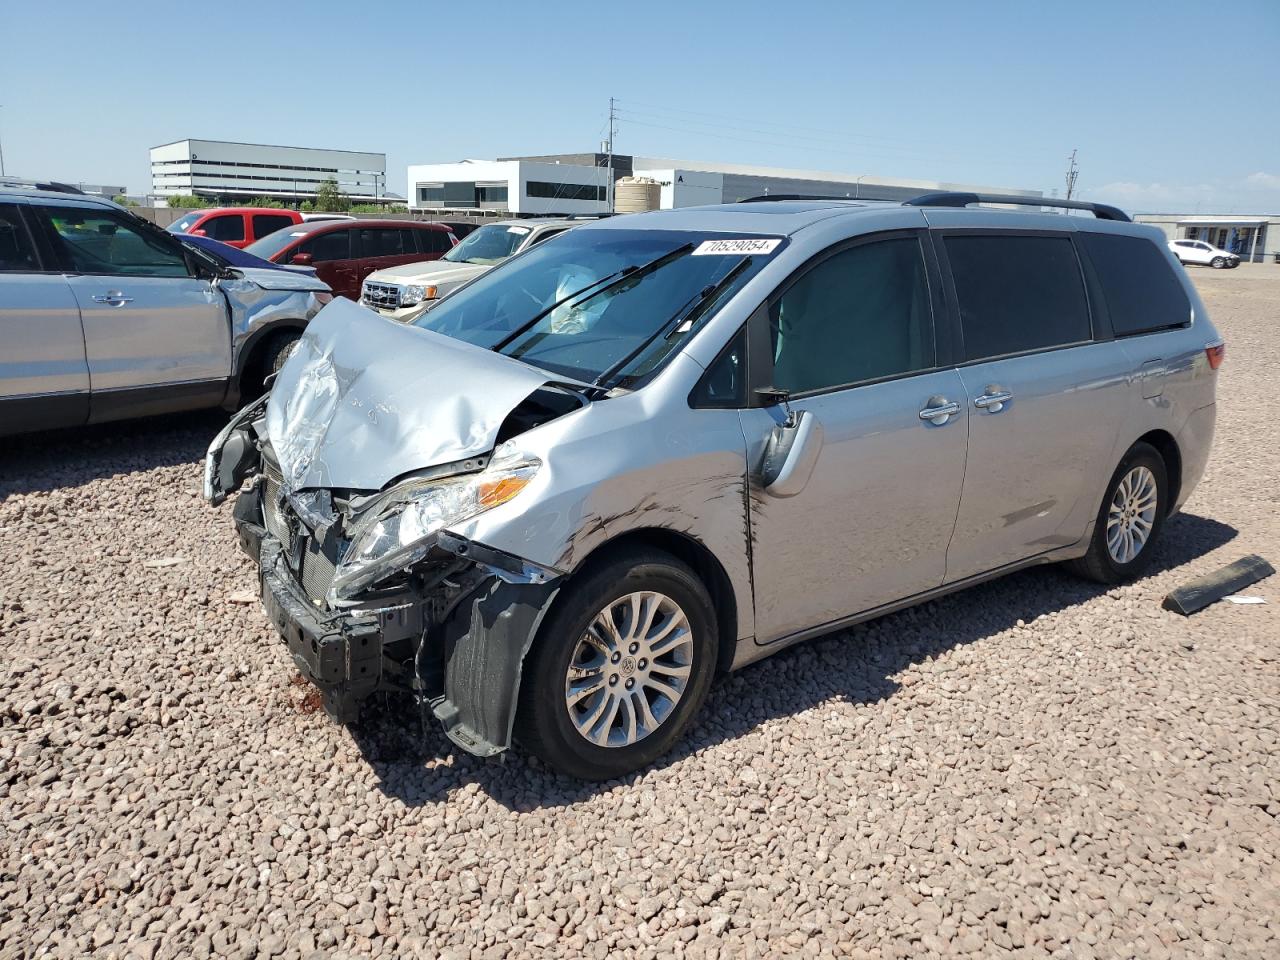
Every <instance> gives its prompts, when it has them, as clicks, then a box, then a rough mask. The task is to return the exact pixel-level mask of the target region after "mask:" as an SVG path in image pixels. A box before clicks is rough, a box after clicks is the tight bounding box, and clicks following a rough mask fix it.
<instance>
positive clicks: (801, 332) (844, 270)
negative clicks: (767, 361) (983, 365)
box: [769, 237, 934, 393]
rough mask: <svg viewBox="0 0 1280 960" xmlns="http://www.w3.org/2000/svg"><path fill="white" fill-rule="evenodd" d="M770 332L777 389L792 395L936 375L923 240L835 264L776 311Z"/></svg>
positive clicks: (792, 290)
mask: <svg viewBox="0 0 1280 960" xmlns="http://www.w3.org/2000/svg"><path fill="white" fill-rule="evenodd" d="M769 326H770V333H771V335H772V339H773V357H774V360H773V382H774V385H775V386H778V387H781V388H782V389H784V390H789V391H790V392H792V393H805V392H807V391H812V390H824V389H828V388H831V387H838V386H841V385H844V384H852V383H860V382H862V381H865V380H878V379H882V378H885V377H893V376H899V375H901V374H905V373H912V372H914V371H919V370H927V369H929V368H930V367H932V366H933V364H934V346H933V314H932V310H931V308H930V305H929V285H928V280H927V277H926V275H925V265H924V258H923V257H922V256H921V253H920V242H919V240H917V239H916V238H915V237H905V238H902V239H898V240H880V241H876V242H873V243H865V244H861V245H859V246H856V247H851V248H849V249H848V250H844V251H842V252H841V253H837V254H835V255H834V256H832V257H828V258H827V259H826V260H823V261H822V262H821V263H819V264H818V265H817V266H815V267H813V268H812V269H811V270H809V271H808V272H807V273H805V274H804V275H803V276H801V277H800V279H799V280H797V281H796V282H795V283H793V284H792V285H791V286H790V287H788V288H787V289H786V291H785V292H784V293H783V294H782V296H781V297H779V298H778V299H777V300H776V301H775V302H774V303H773V304H772V306H771V308H770V311H769Z"/></svg>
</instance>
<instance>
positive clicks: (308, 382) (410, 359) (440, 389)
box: [267, 298, 548, 493]
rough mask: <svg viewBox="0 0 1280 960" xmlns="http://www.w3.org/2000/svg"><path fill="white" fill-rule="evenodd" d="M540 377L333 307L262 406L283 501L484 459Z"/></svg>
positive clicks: (493, 356)
mask: <svg viewBox="0 0 1280 960" xmlns="http://www.w3.org/2000/svg"><path fill="white" fill-rule="evenodd" d="M547 380H548V376H547V374H546V372H545V371H542V370H538V369H536V368H534V367H531V366H529V365H528V364H524V363H521V362H520V361H518V360H513V359H511V358H510V357H504V356H502V355H501V354H497V353H493V352H492V351H489V350H485V349H482V348H481V347H476V346H472V345H471V344H469V343H463V342H462V341H460V340H454V339H453V338H451V337H446V336H443V335H442V334H438V333H433V332H431V331H429V330H421V329H419V328H417V327H411V326H405V325H403V324H400V323H396V322H395V321H394V320H387V319H384V318H382V317H380V316H378V315H377V314H375V313H373V312H372V311H370V310H366V309H365V308H364V307H360V306H357V305H356V304H354V303H351V302H350V301H349V300H345V299H342V298H339V299H336V300H334V301H333V302H332V303H330V304H329V305H328V306H326V307H325V308H324V309H323V310H321V311H320V312H319V313H317V314H316V316H315V318H314V319H313V320H312V321H311V323H310V324H309V325H308V326H307V329H306V332H305V333H304V334H303V335H302V339H301V340H299V341H298V347H297V349H296V350H295V351H294V353H293V355H292V356H291V357H290V358H289V360H288V362H287V363H285V365H284V368H283V369H282V370H281V371H280V374H279V376H278V377H277V378H276V381H275V384H274V386H273V387H272V389H271V398H270V400H269V401H268V403H267V435H268V437H269V438H270V440H271V446H272V449H273V450H274V451H275V455H276V458H277V459H278V460H279V462H280V468H281V471H282V472H283V474H284V486H285V489H286V490H287V491H289V492H291V493H292V492H295V491H297V490H302V489H306V488H310V487H323V488H352V489H358V490H379V489H381V488H382V487H384V486H385V485H386V484H387V483H388V482H389V481H390V480H392V479H394V478H396V477H398V476H400V475H401V474H404V473H408V472H409V471H411V470H420V469H423V468H426V467H434V466H438V465H440V464H444V463H452V462H454V461H456V460H464V459H466V458H468V457H473V456H477V455H480V454H484V453H488V452H489V451H491V450H492V449H493V446H494V439H495V438H496V436H497V433H498V428H499V427H500V426H501V425H502V421H503V420H505V419H506V417H507V414H509V413H510V412H511V411H512V410H513V409H514V408H515V407H516V405H517V404H519V403H520V401H521V400H523V399H524V398H525V397H527V396H528V395H529V394H530V393H532V392H533V391H534V390H536V389H537V388H538V387H540V386H542V385H543V384H544V383H546V382H547Z"/></svg>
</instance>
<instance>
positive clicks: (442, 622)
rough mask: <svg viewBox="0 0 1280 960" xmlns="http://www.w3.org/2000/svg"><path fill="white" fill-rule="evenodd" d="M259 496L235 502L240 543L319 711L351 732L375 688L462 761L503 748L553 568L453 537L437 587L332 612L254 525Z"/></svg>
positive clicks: (554, 581) (258, 523)
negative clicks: (432, 727)
mask: <svg viewBox="0 0 1280 960" xmlns="http://www.w3.org/2000/svg"><path fill="white" fill-rule="evenodd" d="M256 493H257V491H256V490H253V491H249V492H248V493H246V494H243V495H241V497H240V499H239V500H238V501H237V502H236V509H235V517H236V527H237V531H238V534H239V537H240V543H241V546H242V547H243V548H244V550H245V552H246V553H248V554H249V555H250V556H251V557H253V558H254V559H256V560H257V561H258V563H259V577H260V586H261V591H260V593H261V599H262V605H263V608H264V609H265V610H266V613H267V617H268V618H269V619H270V620H271V622H272V624H273V625H274V626H275V628H276V630H277V632H278V633H279V634H280V637H281V639H282V640H283V641H284V643H285V646H286V647H287V648H288V650H289V654H290V656H291V658H292V659H293V662H294V664H295V665H296V666H297V668H298V670H299V672H300V673H301V674H302V675H303V676H304V677H306V678H307V679H308V680H310V681H311V683H312V684H314V685H315V687H316V688H317V689H318V690H319V692H320V694H321V698H322V703H323V705H324V708H325V712H326V713H327V714H328V715H329V716H330V717H332V718H333V719H334V720H336V721H338V722H339V723H352V722H354V721H355V720H356V719H357V718H358V716H359V713H360V706H361V704H362V703H363V702H364V701H366V700H367V699H368V698H369V697H370V696H371V695H372V694H374V693H375V692H377V691H380V690H383V691H398V692H403V693H408V694H412V695H413V696H415V697H416V698H417V701H418V703H419V704H420V705H421V707H422V712H423V716H424V718H426V717H427V716H428V715H429V716H430V717H431V718H434V719H436V720H438V721H439V722H440V723H441V725H442V726H443V728H444V731H445V734H446V735H447V736H448V737H449V739H450V740H452V741H453V742H454V743H456V744H457V745H458V746H460V747H462V748H463V749H464V750H467V751H468V752H470V753H473V754H476V755H477V756H491V755H493V754H496V753H500V752H502V751H503V750H505V749H507V747H509V746H510V745H511V737H512V727H513V725H514V722H515V713H516V703H517V699H518V695H519V689H520V676H521V670H522V667H523V665H524V658H525V655H526V654H527V653H528V651H529V648H530V646H531V645H532V643H533V639H534V637H535V636H536V635H537V631H538V628H539V626H540V624H541V622H542V618H543V616H544V615H545V614H546V611H547V610H548V609H549V607H550V606H551V603H552V601H553V600H554V598H555V596H556V594H557V593H558V591H559V587H560V581H561V578H560V577H559V575H558V574H557V573H556V572H555V571H551V570H547V569H546V568H541V567H533V566H531V565H530V564H528V563H526V562H525V561H522V560H520V559H519V558H516V557H511V556H509V555H507V554H503V553H500V552H498V551H494V550H492V549H490V548H487V547H485V546H483V545H481V544H477V543H474V542H472V541H467V540H463V539H461V538H457V537H452V536H445V537H442V538H441V539H442V542H441V546H440V551H441V554H442V555H443V556H444V557H446V558H449V559H450V560H451V561H452V566H450V567H449V570H450V573H449V575H448V576H447V577H443V578H438V580H437V581H436V583H437V586H436V587H435V588H434V589H430V590H424V589H421V588H417V587H414V586H406V587H404V588H401V589H399V590H398V591H396V592H395V593H393V594H388V593H386V592H381V593H380V594H379V595H378V597H377V598H376V599H374V598H371V599H370V600H369V601H368V602H367V603H366V604H365V605H363V606H358V607H354V608H346V609H343V610H340V611H336V612H331V611H327V610H325V609H322V608H320V607H318V606H317V605H316V603H315V602H314V601H313V600H311V599H310V598H309V597H307V595H306V593H305V591H304V590H303V589H302V587H301V585H300V584H299V583H298V581H297V579H296V577H295V576H294V574H293V572H292V571H291V570H290V569H289V567H288V564H287V562H286V560H285V557H284V548H283V547H282V545H281V544H280V542H279V541H278V540H277V539H276V538H275V537H273V536H272V535H271V533H270V532H269V531H268V530H266V528H265V526H264V524H263V522H262V513H261V505H260V498H259V497H257V496H256V495H255V494H256Z"/></svg>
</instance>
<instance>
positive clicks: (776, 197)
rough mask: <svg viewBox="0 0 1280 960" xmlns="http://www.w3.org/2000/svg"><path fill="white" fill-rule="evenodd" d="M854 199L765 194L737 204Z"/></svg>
mask: <svg viewBox="0 0 1280 960" xmlns="http://www.w3.org/2000/svg"><path fill="white" fill-rule="evenodd" d="M856 199H857V198H856V197H832V196H829V195H828V196H824V195H822V194H819V193H765V194H761V195H760V196H758V197H743V198H742V199H741V200H739V201H738V202H739V203H769V202H772V201H777V200H856Z"/></svg>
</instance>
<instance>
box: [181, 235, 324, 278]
mask: <svg viewBox="0 0 1280 960" xmlns="http://www.w3.org/2000/svg"><path fill="white" fill-rule="evenodd" d="M178 237H179V239H181V240H182V242H183V243H185V244H186V245H187V246H188V247H195V248H196V249H198V250H200V251H201V252H202V253H205V254H208V255H209V256H211V257H213V258H214V259H215V260H217V261H218V262H219V263H221V264H222V265H223V266H224V267H255V268H257V269H259V270H284V271H286V272H290V271H292V272H295V273H305V274H306V275H307V276H309V277H314V276H315V275H316V268H315V267H295V266H293V265H292V264H287V265H286V264H279V263H272V262H271V261H270V260H263V259H262V258H261V257H255V256H254V255H253V254H252V253H250V252H249V251H248V250H241V249H239V248H238V247H233V246H230V245H228V244H225V243H223V242H222V241H221V240H213V239H211V238H210V237H197V236H194V235H192V234H189V233H182V234H179V235H178Z"/></svg>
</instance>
